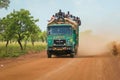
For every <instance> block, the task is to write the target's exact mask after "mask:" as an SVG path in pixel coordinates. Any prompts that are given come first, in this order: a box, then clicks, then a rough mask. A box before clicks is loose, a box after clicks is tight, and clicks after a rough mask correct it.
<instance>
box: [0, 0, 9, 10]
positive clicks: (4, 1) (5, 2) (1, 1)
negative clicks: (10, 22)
mask: <svg viewBox="0 0 120 80" xmlns="http://www.w3.org/2000/svg"><path fill="white" fill-rule="evenodd" d="M9 4H10V0H0V8H5V9H7V8H8V7H9Z"/></svg>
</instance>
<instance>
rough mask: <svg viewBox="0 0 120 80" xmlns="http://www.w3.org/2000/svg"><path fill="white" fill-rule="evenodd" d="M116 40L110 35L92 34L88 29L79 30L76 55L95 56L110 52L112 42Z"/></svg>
mask: <svg viewBox="0 0 120 80" xmlns="http://www.w3.org/2000/svg"><path fill="white" fill-rule="evenodd" d="M116 40H117V39H115V38H114V37H112V36H108V35H97V34H93V33H92V31H90V30H88V31H85V32H81V33H80V38H79V49H78V55H80V56H81V55H82V56H96V55H106V54H107V55H108V54H111V50H112V48H111V46H112V42H113V41H116Z"/></svg>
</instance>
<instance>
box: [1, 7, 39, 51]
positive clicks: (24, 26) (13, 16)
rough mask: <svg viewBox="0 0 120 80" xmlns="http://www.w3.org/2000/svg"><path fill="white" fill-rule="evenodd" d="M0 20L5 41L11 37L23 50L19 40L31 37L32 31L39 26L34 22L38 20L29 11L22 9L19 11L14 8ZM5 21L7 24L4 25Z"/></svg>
mask: <svg viewBox="0 0 120 80" xmlns="http://www.w3.org/2000/svg"><path fill="white" fill-rule="evenodd" d="M2 20H3V21H2V24H1V25H2V26H4V30H2V32H3V33H2V34H4V37H6V38H5V39H7V40H8V41H7V42H9V40H11V39H16V40H17V42H18V44H19V45H20V48H21V50H23V45H22V43H21V41H22V40H23V39H25V38H26V39H28V38H29V37H31V35H32V34H33V32H34V31H36V29H38V28H39V27H38V26H37V25H36V24H35V23H36V22H37V21H39V20H38V19H34V18H33V16H31V14H30V12H29V11H28V10H24V9H21V10H20V11H15V10H14V11H13V12H12V13H10V14H8V15H7V16H6V17H5V18H3V19H2ZM6 23H8V25H6ZM6 44H7V43H6Z"/></svg>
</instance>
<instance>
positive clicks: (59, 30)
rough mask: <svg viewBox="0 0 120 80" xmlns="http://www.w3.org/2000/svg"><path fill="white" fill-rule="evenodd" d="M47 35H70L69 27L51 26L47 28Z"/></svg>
mask: <svg viewBox="0 0 120 80" xmlns="http://www.w3.org/2000/svg"><path fill="white" fill-rule="evenodd" d="M48 34H49V35H66V34H67V35H71V34H72V28H71V26H51V27H49V28H48Z"/></svg>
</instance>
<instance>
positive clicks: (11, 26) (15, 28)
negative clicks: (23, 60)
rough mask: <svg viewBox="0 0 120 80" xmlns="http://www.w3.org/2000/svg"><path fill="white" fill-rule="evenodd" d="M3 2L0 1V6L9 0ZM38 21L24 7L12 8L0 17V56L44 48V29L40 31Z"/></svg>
mask: <svg viewBox="0 0 120 80" xmlns="http://www.w3.org/2000/svg"><path fill="white" fill-rule="evenodd" d="M5 2H6V3H7V4H6V3H5ZM5 2H4V0H2V1H0V8H7V7H8V6H9V3H10V2H9V0H6V1H5ZM4 3H5V4H4ZM38 21H39V19H34V17H33V16H31V13H30V12H29V11H28V10H25V9H21V10H19V11H15V10H13V12H11V13H9V14H8V15H6V16H5V17H3V18H0V58H2V57H17V56H20V55H22V54H25V53H28V52H30V51H32V52H37V51H38V52H39V51H42V50H45V49H46V31H41V29H40V26H38V25H37V24H36V23H37V22H38Z"/></svg>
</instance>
